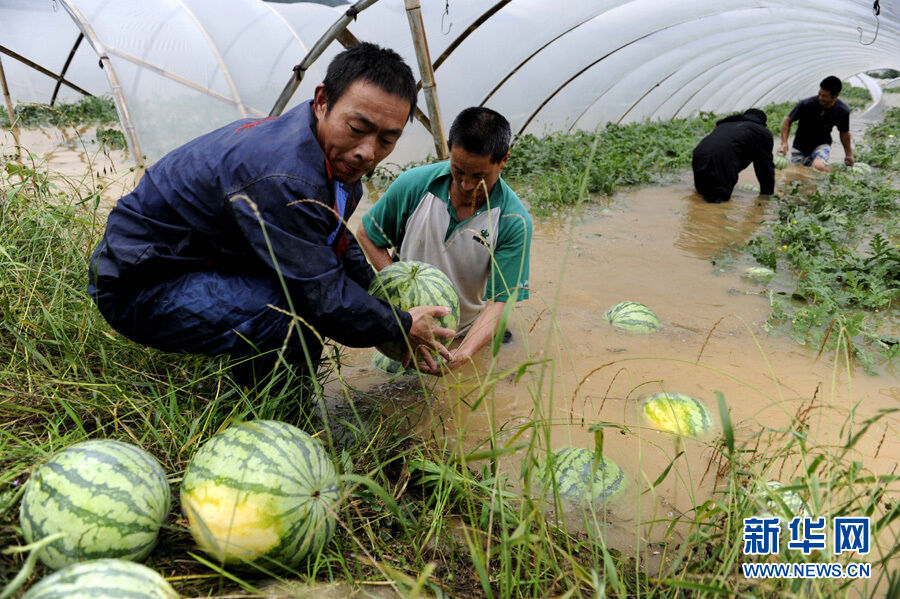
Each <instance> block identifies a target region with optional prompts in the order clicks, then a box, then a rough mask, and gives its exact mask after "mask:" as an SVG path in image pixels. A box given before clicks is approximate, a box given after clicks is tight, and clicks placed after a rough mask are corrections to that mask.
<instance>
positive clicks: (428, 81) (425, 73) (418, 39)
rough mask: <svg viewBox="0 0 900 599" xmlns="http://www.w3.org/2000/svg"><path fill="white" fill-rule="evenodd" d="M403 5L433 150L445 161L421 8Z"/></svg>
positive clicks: (408, 0) (413, 2)
mask: <svg viewBox="0 0 900 599" xmlns="http://www.w3.org/2000/svg"><path fill="white" fill-rule="evenodd" d="M404 4H405V5H406V16H407V18H408V19H409V31H410V33H411V34H412V40H413V46H414V47H415V49H416V60H417V61H418V63H419V74H420V75H421V76H422V90H423V91H424V92H425V105H426V106H427V107H428V120H429V121H430V123H431V136H432V138H434V149H435V152H437V157H438V159H439V160H446V159H447V158H449V157H450V150H449V149H448V148H447V140H446V138H445V137H444V125H443V121H442V120H441V107H440V104H439V102H438V96H437V85H436V84H435V82H434V70H433V69H432V68H431V55H430V53H429V52H428V40H426V39H425V23H424V22H423V21H422V8H421V6H420V5H419V0H404Z"/></svg>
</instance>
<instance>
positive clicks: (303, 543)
mask: <svg viewBox="0 0 900 599" xmlns="http://www.w3.org/2000/svg"><path fill="white" fill-rule="evenodd" d="M337 503H338V480H337V474H336V473H335V470H334V466H333V465H332V463H331V460H330V459H329V457H328V454H327V453H326V451H325V450H324V449H323V448H322V446H321V444H320V443H319V441H317V440H316V439H313V438H312V437H310V436H309V435H307V434H306V433H304V432H303V431H301V430H300V429H298V428H296V427H294V426H291V425H289V424H285V423H283V422H276V421H274V420H255V421H253V422H242V423H239V424H236V425H234V426H232V427H230V428H229V429H227V430H226V431H225V432H223V433H220V434H218V435H216V436H215V437H213V438H212V439H210V440H209V441H208V442H207V443H206V444H204V445H203V447H201V448H200V450H199V451H197V453H196V455H194V457H193V458H192V459H191V462H190V464H188V467H187V469H186V470H185V473H184V479H183V481H182V483H181V506H182V509H183V511H184V514H185V516H186V517H187V519H188V524H189V526H190V529H191V534H193V535H194V539H195V540H196V541H197V544H198V545H200V547H201V548H202V549H203V550H204V551H206V552H207V553H208V554H210V555H211V556H213V557H214V558H215V559H216V560H218V561H219V562H220V563H241V562H253V561H260V562H261V563H262V565H271V564H272V563H274V564H279V565H283V566H289V567H294V566H296V565H297V564H299V563H300V562H301V560H302V559H303V558H304V557H305V556H306V555H307V554H315V553H317V552H319V551H321V550H322V548H323V547H325V544H326V543H327V542H328V540H329V539H330V538H331V535H332V533H333V532H334V526H335V522H334V516H333V515H332V514H333V512H334V510H335V509H336V508H337Z"/></svg>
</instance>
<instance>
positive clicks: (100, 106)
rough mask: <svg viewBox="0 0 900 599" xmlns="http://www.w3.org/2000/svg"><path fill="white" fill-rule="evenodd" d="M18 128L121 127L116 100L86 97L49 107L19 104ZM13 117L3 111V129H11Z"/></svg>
mask: <svg viewBox="0 0 900 599" xmlns="http://www.w3.org/2000/svg"><path fill="white" fill-rule="evenodd" d="M14 108H15V112H16V124H17V125H18V126H19V127H44V126H47V125H52V126H54V127H67V126H77V125H110V124H113V123H115V124H118V122H119V116H118V114H117V113H116V105H115V103H114V102H113V99H112V98H110V97H106V96H100V97H98V96H85V97H83V98H81V99H80V100H78V101H77V102H68V103H61V104H57V105H55V106H50V105H48V104H17V105H16V106H15V107H14ZM9 125H10V123H9V113H8V112H7V110H6V108H5V107H0V127H6V128H8V127H9Z"/></svg>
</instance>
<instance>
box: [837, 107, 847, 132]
mask: <svg viewBox="0 0 900 599" xmlns="http://www.w3.org/2000/svg"><path fill="white" fill-rule="evenodd" d="M836 124H837V129H838V133H847V132H848V131H850V111H849V110H842V111H841V112H840V114H838V118H837V123H836Z"/></svg>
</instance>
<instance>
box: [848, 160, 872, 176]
mask: <svg viewBox="0 0 900 599" xmlns="http://www.w3.org/2000/svg"><path fill="white" fill-rule="evenodd" d="M850 172H851V173H853V174H856V175H871V174H872V167H871V166H869V165H868V164H866V163H865V162H855V163H853V166H851V167H850Z"/></svg>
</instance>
